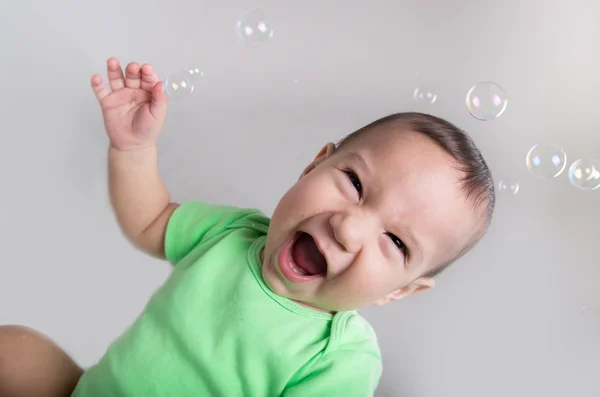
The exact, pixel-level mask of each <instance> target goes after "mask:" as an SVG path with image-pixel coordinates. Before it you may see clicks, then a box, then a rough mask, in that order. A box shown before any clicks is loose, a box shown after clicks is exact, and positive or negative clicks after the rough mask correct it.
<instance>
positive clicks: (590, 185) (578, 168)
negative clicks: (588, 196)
mask: <svg viewBox="0 0 600 397" xmlns="http://www.w3.org/2000/svg"><path fill="white" fill-rule="evenodd" d="M569 181H570V182H571V185H573V186H575V187H578V188H579V189H581V190H596V189H598V188H600V161H599V160H596V159H579V160H577V161H575V162H574V163H573V164H571V167H569Z"/></svg>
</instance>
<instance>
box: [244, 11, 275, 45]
mask: <svg viewBox="0 0 600 397" xmlns="http://www.w3.org/2000/svg"><path fill="white" fill-rule="evenodd" d="M235 33H236V35H237V37H238V38H239V39H240V40H241V41H242V42H244V43H245V44H247V45H249V46H261V45H264V44H266V43H268V42H269V41H270V40H271V39H272V38H273V33H274V31H273V27H272V26H271V24H270V23H269V22H268V21H267V18H265V15H264V13H263V12H262V11H261V10H253V11H250V12H249V13H247V14H245V15H244V16H243V17H242V18H240V19H238V20H237V21H236V22H235Z"/></svg>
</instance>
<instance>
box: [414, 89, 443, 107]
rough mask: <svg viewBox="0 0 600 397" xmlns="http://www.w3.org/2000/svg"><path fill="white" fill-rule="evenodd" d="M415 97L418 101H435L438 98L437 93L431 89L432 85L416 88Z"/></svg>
mask: <svg viewBox="0 0 600 397" xmlns="http://www.w3.org/2000/svg"><path fill="white" fill-rule="evenodd" d="M413 98H414V99H415V101H417V102H422V103H435V101H436V100H437V94H436V93H435V91H433V90H432V89H431V87H428V86H426V85H423V86H420V87H417V88H416V89H415V90H414V92H413Z"/></svg>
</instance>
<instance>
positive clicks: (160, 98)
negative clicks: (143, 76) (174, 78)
mask: <svg viewBox="0 0 600 397" xmlns="http://www.w3.org/2000/svg"><path fill="white" fill-rule="evenodd" d="M167 102H168V101H167V93H166V92H165V84H164V83H163V82H162V81H159V82H158V83H156V84H155V85H154V87H153V88H152V101H151V102H150V113H152V115H153V116H154V117H156V118H162V117H164V114H165V112H166V111H167Z"/></svg>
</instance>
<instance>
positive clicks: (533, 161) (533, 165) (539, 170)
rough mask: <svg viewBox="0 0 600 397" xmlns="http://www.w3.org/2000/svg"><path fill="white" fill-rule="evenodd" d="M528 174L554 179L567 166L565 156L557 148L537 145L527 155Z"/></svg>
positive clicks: (548, 145) (541, 144)
mask: <svg viewBox="0 0 600 397" xmlns="http://www.w3.org/2000/svg"><path fill="white" fill-rule="evenodd" d="M525 161H526V163H527V168H528V169H529V172H531V173H532V174H533V175H535V176H537V177H540V178H556V177H557V176H559V175H560V174H562V172H563V171H564V170H565V167H566V166H567V154H566V153H565V152H564V151H563V150H562V149H561V148H559V147H558V146H555V145H550V144H547V143H539V144H537V145H535V146H533V147H532V148H531V149H530V150H529V152H528V153H527V158H526V160H525Z"/></svg>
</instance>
